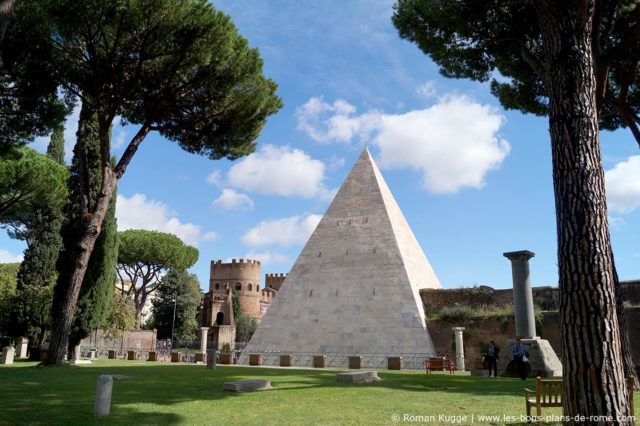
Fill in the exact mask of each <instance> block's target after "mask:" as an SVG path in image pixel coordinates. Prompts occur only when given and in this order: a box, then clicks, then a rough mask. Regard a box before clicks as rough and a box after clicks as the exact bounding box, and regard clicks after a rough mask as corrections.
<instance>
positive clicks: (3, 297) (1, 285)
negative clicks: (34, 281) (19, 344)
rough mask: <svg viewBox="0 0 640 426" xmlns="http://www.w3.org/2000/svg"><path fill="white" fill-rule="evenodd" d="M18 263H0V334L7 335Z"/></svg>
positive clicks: (16, 281) (16, 280)
mask: <svg viewBox="0 0 640 426" xmlns="http://www.w3.org/2000/svg"><path fill="white" fill-rule="evenodd" d="M19 267H20V264H19V263H0V335H8V332H9V330H8V325H9V312H10V311H11V305H12V302H13V296H14V294H15V292H16V285H17V283H18V268H19Z"/></svg>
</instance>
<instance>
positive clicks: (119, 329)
mask: <svg viewBox="0 0 640 426" xmlns="http://www.w3.org/2000/svg"><path fill="white" fill-rule="evenodd" d="M135 323H136V310H135V308H134V306H133V303H132V302H131V299H129V298H128V297H127V296H125V295H122V294H116V295H115V296H114V297H113V303H112V304H111V307H110V309H109V314H108V315H107V321H106V327H105V329H104V331H105V333H104V334H105V337H106V338H107V339H119V338H121V337H122V335H123V334H124V332H125V331H127V330H130V329H132V328H133V327H134V326H135Z"/></svg>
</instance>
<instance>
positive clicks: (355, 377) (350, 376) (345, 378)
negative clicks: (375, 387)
mask: <svg viewBox="0 0 640 426" xmlns="http://www.w3.org/2000/svg"><path fill="white" fill-rule="evenodd" d="M337 379H338V382H339V383H354V384H360V383H373V382H377V381H379V380H380V377H378V372H377V371H373V370H365V371H349V372H347V373H338V376H337Z"/></svg>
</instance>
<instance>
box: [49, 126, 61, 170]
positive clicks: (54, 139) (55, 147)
mask: <svg viewBox="0 0 640 426" xmlns="http://www.w3.org/2000/svg"><path fill="white" fill-rule="evenodd" d="M47 155H48V156H49V157H50V158H51V159H52V160H54V161H56V162H57V163H58V164H62V165H63V166H64V165H65V163H64V127H63V126H57V127H56V128H55V129H53V133H51V142H49V145H48V146H47Z"/></svg>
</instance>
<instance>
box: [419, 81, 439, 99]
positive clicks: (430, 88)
mask: <svg viewBox="0 0 640 426" xmlns="http://www.w3.org/2000/svg"><path fill="white" fill-rule="evenodd" d="M416 92H417V93H418V95H420V96H422V97H423V98H427V99H431V98H434V97H435V96H436V93H437V91H436V82H435V81H434V80H429V81H427V82H425V83H423V84H421V85H420V86H418V88H417V89H416Z"/></svg>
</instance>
